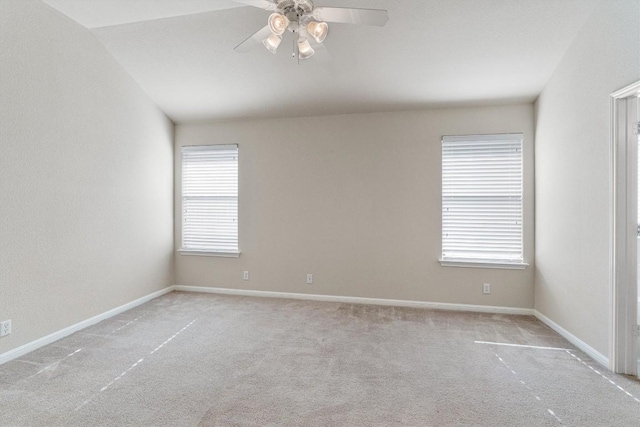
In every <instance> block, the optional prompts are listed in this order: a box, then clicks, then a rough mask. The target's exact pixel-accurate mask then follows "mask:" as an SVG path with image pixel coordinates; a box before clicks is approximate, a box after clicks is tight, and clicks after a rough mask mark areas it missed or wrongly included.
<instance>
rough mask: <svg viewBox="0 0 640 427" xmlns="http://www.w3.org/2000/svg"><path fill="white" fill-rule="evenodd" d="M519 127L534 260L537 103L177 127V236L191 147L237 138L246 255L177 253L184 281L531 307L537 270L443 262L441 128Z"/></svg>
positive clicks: (528, 254) (528, 243)
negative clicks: (183, 163)
mask: <svg viewBox="0 0 640 427" xmlns="http://www.w3.org/2000/svg"><path fill="white" fill-rule="evenodd" d="M508 132H523V133H524V142H525V188H526V197H525V237H526V238H525V259H526V260H527V261H528V262H530V263H532V262H533V106H532V105H515V106H503V107H491V108H469V109H443V110H429V111H420V112H405V113H384V114H361V115H343V116H331V117H313V118H299V119H287V120H265V121H251V122H235V123H221V124H204V125H178V126H177V127H176V153H175V154H176V155H175V160H176V164H175V166H176V168H175V170H176V224H177V227H176V244H177V245H179V244H180V223H181V220H180V219H181V217H180V174H181V168H180V147H181V146H182V145H202V144H238V145H239V146H240V205H239V208H240V219H239V228H240V250H241V251H242V255H241V256H240V258H238V259H228V258H210V257H196V256H177V258H176V272H177V284H179V285H192V286H211V287H224V288H238V289H251V290H263V291H280V292H296V293H313V294H323V295H337V296H356V297H371V298H390V299H403V300H417V301H433V302H447V303H463V304H481V305H495V306H508V307H525V308H531V307H533V267H530V268H527V269H526V270H524V271H508V270H489V269H470V268H451V267H441V266H440V264H439V263H438V261H437V259H438V258H439V256H440V254H441V187H440V185H441V169H440V162H441V148H440V147H441V142H440V140H441V137H442V135H446V134H475V133H508ZM243 270H249V271H250V274H251V280H250V281H248V282H245V281H243V280H242V271H243ZM306 273H313V274H314V279H315V283H314V284H313V285H307V284H306V283H305V275H306ZM482 283H491V285H492V294H491V295H488V296H486V295H482V292H481V289H482Z"/></svg>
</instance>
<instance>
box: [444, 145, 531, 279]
mask: <svg viewBox="0 0 640 427" xmlns="http://www.w3.org/2000/svg"><path fill="white" fill-rule="evenodd" d="M515 139H519V140H520V188H521V193H520V247H521V255H522V256H521V258H520V259H509V258H508V257H505V258H491V257H487V258H480V257H478V258H475V257H474V258H463V257H455V256H448V257H447V256H444V246H445V228H444V219H445V216H444V203H445V199H444V173H445V170H444V162H443V160H444V156H445V151H444V144H445V142H469V141H478V142H493V141H495V142H499V141H513V140H515ZM441 149H442V156H441V159H442V162H441V179H442V181H441V186H440V188H441V191H442V193H441V203H442V204H441V223H440V225H441V229H440V230H441V239H440V242H441V254H440V258H439V259H438V261H439V262H440V265H441V266H443V267H469V268H492V269H509V270H523V269H525V268H526V267H527V266H528V265H529V264H528V263H527V262H525V241H524V240H525V239H524V237H525V232H524V231H525V227H524V217H525V206H524V200H525V182H524V178H525V174H524V166H525V156H524V151H525V150H524V134H523V133H502V134H500V133H492V134H476V135H444V136H443V137H442V139H441Z"/></svg>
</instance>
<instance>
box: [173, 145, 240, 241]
mask: <svg viewBox="0 0 640 427" xmlns="http://www.w3.org/2000/svg"><path fill="white" fill-rule="evenodd" d="M182 251H185V252H188V251H194V252H212V253H221V254H237V253H239V250H238V146H237V145H207V146H191V147H182Z"/></svg>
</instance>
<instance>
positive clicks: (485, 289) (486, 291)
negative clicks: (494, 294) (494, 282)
mask: <svg viewBox="0 0 640 427" xmlns="http://www.w3.org/2000/svg"><path fill="white" fill-rule="evenodd" d="M482 293H483V294H485V295H489V294H490V293H491V284H489V283H485V284H484V285H482Z"/></svg>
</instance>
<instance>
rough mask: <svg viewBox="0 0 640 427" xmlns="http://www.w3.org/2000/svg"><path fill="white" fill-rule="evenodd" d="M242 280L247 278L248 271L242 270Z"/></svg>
mask: <svg viewBox="0 0 640 427" xmlns="http://www.w3.org/2000/svg"><path fill="white" fill-rule="evenodd" d="M242 280H249V272H248V271H243V272H242Z"/></svg>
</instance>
